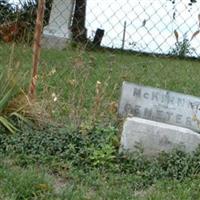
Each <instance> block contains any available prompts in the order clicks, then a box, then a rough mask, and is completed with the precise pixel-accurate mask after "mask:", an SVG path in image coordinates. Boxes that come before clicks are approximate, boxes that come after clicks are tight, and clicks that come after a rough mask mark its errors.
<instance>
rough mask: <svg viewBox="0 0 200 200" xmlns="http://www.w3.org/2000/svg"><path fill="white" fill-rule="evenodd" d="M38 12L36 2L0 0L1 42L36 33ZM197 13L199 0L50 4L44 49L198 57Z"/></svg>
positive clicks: (68, 0)
mask: <svg viewBox="0 0 200 200" xmlns="http://www.w3.org/2000/svg"><path fill="white" fill-rule="evenodd" d="M8 3H12V5H11V6H9V5H8ZM36 8H37V1H35V0H28V1H27V0H24V1H17V0H15V1H10V2H8V1H4V0H2V1H1V4H0V10H1V12H0V13H1V14H0V15H1V16H0V20H1V21H0V23H1V26H0V31H1V32H0V34H1V38H4V40H11V38H8V37H9V36H8V35H9V31H10V32H11V34H13V35H14V34H15V36H16V35H18V37H19V35H20V34H21V35H22V30H24V29H25V28H28V29H29V31H30V29H33V28H34V23H35V18H36ZM199 8H200V2H199V1H196V0H154V1H153V0H149V1H146V0H140V1H131V0H109V1H107V0H76V1H75V0H54V1H53V0H48V1H46V10H45V19H44V31H43V43H42V44H43V46H44V47H47V48H52V47H53V48H59V49H63V48H65V47H66V46H67V42H70V41H72V40H73V41H81V42H83V43H85V44H87V43H90V44H91V43H93V44H95V45H97V46H99V45H101V46H102V47H105V48H110V49H123V50H130V51H134V52H145V53H151V54H173V55H178V56H191V57H198V56H199V54H200V41H199V37H200V36H199V32H200V31H199V29H200V12H199ZM13 21H14V22H15V28H13ZM16 21H18V24H17V25H16ZM9 23H10V26H11V28H10V30H9V27H8V24H9ZM5 24H7V27H6V26H5ZM7 29H8V30H7ZM12 29H15V30H14V31H13V30H12ZM17 29H18V30H17ZM5 32H6V34H7V36H5ZM26 32H27V31H26ZM11 34H10V35H11ZM31 34H32V32H31ZM6 37H7V38H6ZM10 37H11V36H10ZM29 37H31V36H30V35H29Z"/></svg>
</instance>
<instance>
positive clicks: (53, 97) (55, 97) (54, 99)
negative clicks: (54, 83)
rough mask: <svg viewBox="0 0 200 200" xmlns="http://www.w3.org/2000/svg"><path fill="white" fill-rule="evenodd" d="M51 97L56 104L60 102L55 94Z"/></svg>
mask: <svg viewBox="0 0 200 200" xmlns="http://www.w3.org/2000/svg"><path fill="white" fill-rule="evenodd" d="M51 97H52V99H53V101H54V102H56V101H57V100H58V97H57V96H56V94H55V93H54V92H53V93H52V94H51Z"/></svg>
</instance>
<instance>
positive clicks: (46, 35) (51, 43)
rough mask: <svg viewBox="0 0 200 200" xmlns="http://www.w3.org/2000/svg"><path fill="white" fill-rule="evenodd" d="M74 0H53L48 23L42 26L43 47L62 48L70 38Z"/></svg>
mask: <svg viewBox="0 0 200 200" xmlns="http://www.w3.org/2000/svg"><path fill="white" fill-rule="evenodd" d="M74 2H75V0H64V1H63V0H54V1H53V4H52V9H51V13H50V19H49V24H48V25H47V26H46V27H44V30H43V37H42V47H43V48H56V49H63V48H65V47H66V44H67V40H69V39H71V30H70V26H71V20H72V12H73V7H74Z"/></svg>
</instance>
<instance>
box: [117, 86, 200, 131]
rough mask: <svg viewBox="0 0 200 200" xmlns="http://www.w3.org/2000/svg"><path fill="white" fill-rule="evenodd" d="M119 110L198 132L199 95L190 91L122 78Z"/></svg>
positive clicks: (122, 112) (199, 118)
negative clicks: (137, 82)
mask: <svg viewBox="0 0 200 200" xmlns="http://www.w3.org/2000/svg"><path fill="white" fill-rule="evenodd" d="M119 114H120V115H121V116H123V117H126V116H136V117H140V118H144V119H149V120H152V121H158V122H163V123H168V124H173V125H177V126H181V127H186V128H190V129H192V130H195V131H197V132H200V98H198V97H194V96H190V95H184V94H181V93H176V92H171V91H167V90H162V89H157V88H152V87H144V86H141V85H136V84H133V83H128V82H124V83H123V86H122V94H121V100H120V105H119Z"/></svg>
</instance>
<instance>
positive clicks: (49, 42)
mask: <svg viewBox="0 0 200 200" xmlns="http://www.w3.org/2000/svg"><path fill="white" fill-rule="evenodd" d="M68 41H69V39H67V38H62V37H56V36H51V35H43V36H42V42H41V46H42V48H47V49H58V50H62V49H64V48H66V46H67V42H68Z"/></svg>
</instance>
